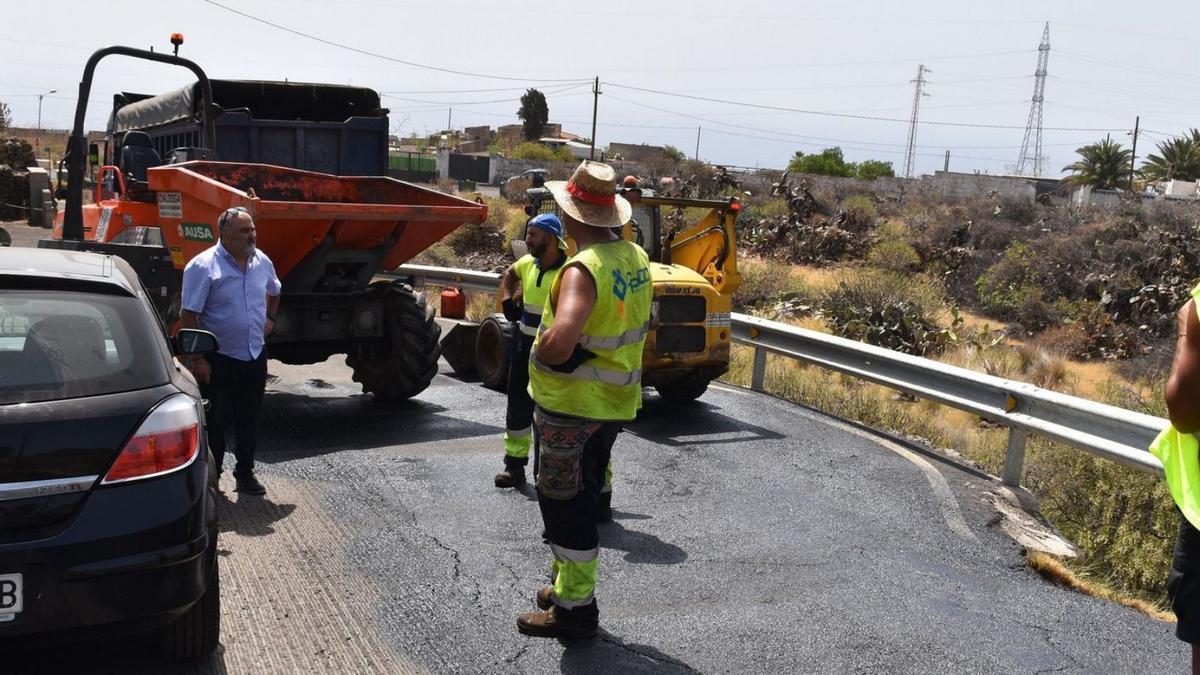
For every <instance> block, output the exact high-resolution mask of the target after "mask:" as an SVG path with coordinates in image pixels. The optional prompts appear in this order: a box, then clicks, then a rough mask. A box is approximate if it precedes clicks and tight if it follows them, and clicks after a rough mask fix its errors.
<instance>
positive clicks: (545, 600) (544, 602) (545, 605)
mask: <svg viewBox="0 0 1200 675" xmlns="http://www.w3.org/2000/svg"><path fill="white" fill-rule="evenodd" d="M534 602H536V603H537V606H538V609H550V608H551V607H553V606H554V587H553V586H543V587H542V588H539V589H538V592H537V595H536V596H535V597H534Z"/></svg>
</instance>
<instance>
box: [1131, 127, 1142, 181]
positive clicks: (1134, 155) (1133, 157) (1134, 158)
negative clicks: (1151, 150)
mask: <svg viewBox="0 0 1200 675" xmlns="http://www.w3.org/2000/svg"><path fill="white" fill-rule="evenodd" d="M1141 122H1142V116H1141V115H1138V116H1137V117H1134V118H1133V152H1132V153H1130V154H1129V191H1130V192H1133V172H1134V168H1133V167H1134V162H1136V161H1137V137H1138V125H1139V124H1141Z"/></svg>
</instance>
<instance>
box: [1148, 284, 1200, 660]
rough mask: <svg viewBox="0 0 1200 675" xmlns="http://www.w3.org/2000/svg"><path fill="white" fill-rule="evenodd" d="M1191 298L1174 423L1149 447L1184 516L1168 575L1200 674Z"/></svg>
mask: <svg viewBox="0 0 1200 675" xmlns="http://www.w3.org/2000/svg"><path fill="white" fill-rule="evenodd" d="M1197 299H1200V286H1197V287H1196V288H1195V289H1193V290H1192V299H1191V300H1188V301H1187V303H1185V304H1184V306H1183V308H1182V309H1181V310H1179V319H1178V336H1177V338H1176V343H1175V360H1174V362H1173V363H1172V364H1171V373H1170V375H1169V376H1168V377H1167V387H1166V392H1165V393H1166V399H1167V409H1168V411H1169V412H1170V416H1171V425H1170V426H1169V427H1167V428H1166V429H1164V430H1163V432H1162V433H1161V434H1159V436H1158V438H1157V439H1155V441H1154V444H1153V445H1151V446H1150V452H1152V453H1153V454H1154V455H1155V456H1156V457H1158V458H1159V459H1160V460H1161V461H1162V463H1163V469H1164V472H1165V473H1166V479H1167V486H1168V487H1169V488H1170V490H1171V497H1172V499H1174V500H1175V504H1176V506H1178V507H1179V511H1180V513H1181V514H1182V516H1183V517H1182V518H1181V519H1180V523H1179V538H1178V539H1176V541H1175V555H1174V559H1173V560H1172V561H1171V570H1170V572H1168V574H1167V595H1168V596H1169V597H1170V599H1171V608H1172V609H1173V610H1174V611H1175V616H1176V617H1177V618H1178V619H1179V622H1178V623H1177V624H1176V626H1175V636H1176V637H1178V638H1179V639H1180V640H1183V641H1184V642H1187V643H1189V644H1191V645H1192V672H1193V673H1200V530H1198V529H1197V528H1200V461H1198V459H1197V450H1198V449H1200V447H1198V444H1197V442H1196V436H1195V434H1196V432H1197V431H1200V320H1198V319H1197V315H1196V302H1197Z"/></svg>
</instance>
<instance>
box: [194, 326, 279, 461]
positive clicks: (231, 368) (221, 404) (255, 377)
mask: <svg viewBox="0 0 1200 675" xmlns="http://www.w3.org/2000/svg"><path fill="white" fill-rule="evenodd" d="M205 358H206V359H208V363H209V365H210V366H211V367H212V375H211V376H210V378H209V381H208V384H201V385H200V393H201V395H202V396H204V397H205V398H207V399H208V400H209V403H210V406H211V408H210V410H209V413H208V418H207V421H208V445H209V447H210V448H212V453H213V458H214V459H215V460H216V462H217V471H221V470H222V468H223V465H224V460H225V435H226V433H227V432H228V431H229V430H230V429H233V442H234V446H233V454H234V456H235V457H237V466H236V467H235V468H234V471H233V475H234V476H235V477H241V476H250V475H252V474H253V473H254V451H255V449H256V448H257V447H258V409H259V408H261V407H262V400H263V391H264V390H265V389H266V387H267V350H266V349H264V350H263V351H262V353H261V354H259V355H258V358H257V359H254V360H253V361H239V360H237V359H234V358H230V357H228V356H224V355H222V354H209V355H208V356H206V357H205Z"/></svg>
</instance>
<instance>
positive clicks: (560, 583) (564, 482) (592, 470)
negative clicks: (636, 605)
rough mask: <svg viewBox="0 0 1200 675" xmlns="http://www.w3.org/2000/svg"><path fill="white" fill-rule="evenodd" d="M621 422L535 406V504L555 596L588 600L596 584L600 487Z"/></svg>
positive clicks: (564, 601)
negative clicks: (566, 414) (552, 572)
mask: <svg viewBox="0 0 1200 675" xmlns="http://www.w3.org/2000/svg"><path fill="white" fill-rule="evenodd" d="M621 426H622V424H621V423H620V422H598V421H594V420H585V419H580V418H576V417H564V416H562V415H556V414H554V413H548V412H546V411H545V410H542V409H541V408H538V409H537V410H536V411H535V412H534V430H535V442H536V443H537V444H538V453H537V454H538V464H539V466H538V479H537V485H538V506H539V507H540V509H541V512H542V523H543V525H544V526H545V531H546V539H547V541H548V542H549V544H550V550H551V551H552V552H553V553H554V569H555V570H556V571H557V575H556V577H555V580H554V596H553V599H554V602H555V604H557V605H558V606H560V607H564V608H566V609H573V608H576V607H582V606H586V605H589V604H590V603H591V602H592V600H593V598H594V596H595V589H596V571H597V567H598V562H599V554H600V532H599V530H598V529H597V527H596V517H597V515H598V513H599V509H600V492H601V490H602V489H603V487H604V483H605V470H606V468H607V467H608V462H609V457H610V456H611V454H612V447H613V443H614V442H616V440H617V434H619V433H620V432H621Z"/></svg>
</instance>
